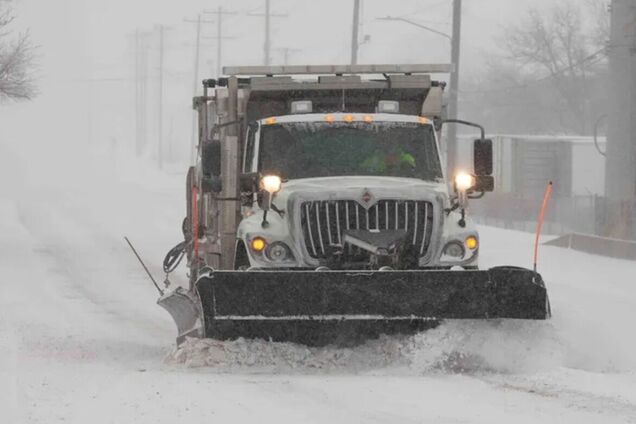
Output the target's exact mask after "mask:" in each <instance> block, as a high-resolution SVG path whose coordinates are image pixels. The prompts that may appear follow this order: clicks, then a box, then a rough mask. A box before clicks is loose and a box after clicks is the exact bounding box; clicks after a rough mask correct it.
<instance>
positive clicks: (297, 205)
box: [236, 113, 479, 269]
mask: <svg viewBox="0 0 636 424" xmlns="http://www.w3.org/2000/svg"><path fill="white" fill-rule="evenodd" d="M242 166H243V172H244V173H245V174H253V175H260V176H261V178H268V177H271V179H273V180H274V187H272V191H273V192H272V193H271V199H267V201H266V202H263V199H260V200H261V201H260V202H259V199H258V196H256V195H255V196H253V197H252V201H251V202H247V203H246V204H244V206H243V207H242V209H241V213H242V220H241V222H240V224H239V226H238V230H237V258H238V261H237V263H236V267H237V269H238V268H241V267H242V268H309V269H315V268H318V267H325V268H329V269H331V268H332V267H346V268H361V269H365V268H368V267H371V266H373V262H374V261H373V260H370V259H371V258H369V256H373V254H372V253H371V252H370V251H369V249H364V248H361V247H360V246H357V245H356V243H355V242H353V243H347V242H346V241H345V238H346V237H345V236H346V235H347V234H349V235H351V233H350V232H351V231H352V230H353V231H355V230H365V231H369V232H376V233H385V232H387V231H390V232H394V233H392V235H393V236H397V237H398V238H399V237H400V236H402V238H403V239H404V242H405V243H406V244H407V245H408V249H406V250H408V254H409V255H410V256H411V257H410V258H409V260H410V261H411V263H412V265H411V266H413V267H417V268H450V267H453V266H461V267H463V268H476V267H477V265H478V254H479V239H478V234H477V231H476V229H475V226H474V224H473V222H472V221H471V220H470V219H469V218H462V216H461V212H460V211H459V210H458V209H455V210H451V209H452V207H453V204H452V200H451V199H452V197H453V194H452V193H451V192H450V191H449V187H450V186H451V185H449V184H448V182H447V180H446V176H445V171H444V167H443V166H442V159H441V154H440V147H439V140H438V135H437V131H436V130H435V128H434V125H433V122H432V121H431V120H429V119H428V118H425V117H421V116H412V115H401V114H389V113H309V114H295V115H283V116H275V117H268V118H265V119H261V120H259V121H256V123H255V124H254V125H252V126H251V128H250V130H249V131H248V134H247V140H246V143H245V149H244V154H243V160H242ZM348 232H349V233H348ZM396 232H397V233H396ZM389 237H391V236H389ZM349 241H352V240H349ZM389 241H390V240H389ZM357 244H364V242H360V241H358V243H357ZM395 261H397V259H395ZM389 262H390V261H389ZM392 265H394V266H395V265H396V264H392ZM385 266H391V265H385Z"/></svg>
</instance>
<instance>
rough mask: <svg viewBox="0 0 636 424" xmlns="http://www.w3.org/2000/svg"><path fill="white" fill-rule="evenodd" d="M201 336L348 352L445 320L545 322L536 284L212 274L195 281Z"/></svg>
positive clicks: (396, 276)
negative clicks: (334, 347)
mask: <svg viewBox="0 0 636 424" xmlns="http://www.w3.org/2000/svg"><path fill="white" fill-rule="evenodd" d="M197 291H198V294H199V297H200V300H201V306H202V314H203V322H204V326H203V327H204V335H205V337H211V338H215V339H234V338H238V337H245V338H262V339H266V340H273V341H291V342H296V343H303V344H307V345H324V344H332V343H333V344H351V343H356V342H359V341H361V339H362V340H364V339H369V338H375V337H378V336H379V335H380V334H394V333H402V334H412V333H415V332H418V331H422V330H425V329H428V328H432V327H435V326H436V325H438V323H439V321H440V320H444V319H501V318H504V319H525V320H543V319H547V318H549V317H550V308H549V302H548V296H547V292H546V289H545V285H544V283H543V280H542V278H541V276H540V275H539V274H537V273H535V272H533V271H530V270H527V269H522V268H508V267H501V268H493V269H490V270H487V271H438V270H431V271H419V270H418V271H385V272H380V271H369V272H365V271H357V272H354V271H325V272H318V271H247V272H239V271H216V272H213V273H210V274H208V275H204V276H202V277H201V278H200V279H199V280H198V281H197Z"/></svg>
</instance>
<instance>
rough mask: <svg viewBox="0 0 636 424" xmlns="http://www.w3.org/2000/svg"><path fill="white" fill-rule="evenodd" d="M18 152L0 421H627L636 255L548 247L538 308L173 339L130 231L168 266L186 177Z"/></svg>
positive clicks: (500, 237) (156, 263) (633, 381)
mask: <svg viewBox="0 0 636 424" xmlns="http://www.w3.org/2000/svg"><path fill="white" fill-rule="evenodd" d="M0 153H3V155H2V156H3V158H5V159H6V158H8V157H10V154H9V152H0ZM20 160H21V159H20V158H15V161H13V160H11V161H9V160H3V162H6V163H4V165H5V166H4V167H3V168H2V169H3V170H2V171H0V177H2V179H3V181H4V182H11V184H5V185H3V186H1V190H0V281H1V283H0V288H1V291H0V423H10V424H12V423H53V422H67V423H68V422H71V423H118V424H120V423H133V422H134V423H153V424H159V423H176V422H184V423H192V424H194V423H203V422H212V420H216V422H255V421H258V422H275V423H286V422H294V423H298V422H312V423H313V422H316V423H318V422H320V423H323V422H330V423H340V422H342V423H353V422H379V423H385V422H386V423H396V422H400V423H402V422H404V423H429V422H430V423H500V422H501V423H504V422H506V423H507V422H515V423H536V422H545V423H553V422H554V423H566V422H567V423H570V422H571V423H599V422H604V423H626V422H636V354H635V351H636V337H635V336H634V334H635V333H634V330H633V326H634V323H635V322H636V278H634V275H635V274H636V264H635V263H633V262H627V261H619V260H612V259H608V258H601V257H595V256H590V255H585V254H581V253H576V252H572V251H566V250H561V249H559V248H554V247H544V248H543V250H542V252H541V272H542V273H543V276H544V278H545V280H546V281H547V284H548V289H549V292H550V295H551V300H552V308H553V313H554V318H553V319H552V320H551V321H550V322H549V323H522V322H512V323H510V322H508V323H479V322H449V323H446V324H444V325H442V326H441V327H439V328H437V329H435V330H432V331H429V332H427V333H424V334H420V335H417V336H415V337H411V338H399V337H395V338H384V339H381V340H379V341H373V342H370V343H369V344H367V345H365V346H361V347H358V348H354V349H335V348H324V349H312V350H309V349H306V348H304V347H302V346H292V345H273V344H269V343H263V342H231V343H222V344H221V343H208V344H192V345H190V346H189V348H190V349H191V351H189V352H181V353H179V354H177V355H170V353H171V351H172V349H173V343H174V334H175V329H174V328H173V323H172V322H171V320H170V318H169V316H168V315H167V313H165V311H163V310H162V309H161V308H159V307H158V306H156V305H155V299H156V292H155V290H154V288H153V287H152V285H151V284H150V283H149V282H148V281H147V278H146V277H145V275H144V274H143V272H142V271H141V269H140V267H139V265H138V263H137V262H136V260H135V258H134V257H133V256H132V255H131V253H130V251H129V250H128V247H127V246H126V245H125V243H124V242H123V236H124V235H127V236H129V237H130V238H131V239H132V241H133V242H134V243H135V244H136V246H137V248H138V249H139V250H140V252H141V254H142V255H143V256H144V258H145V259H146V260H147V261H148V262H149V264H150V265H151V269H152V271H153V272H154V274H155V275H158V276H159V275H161V274H160V263H161V259H162V258H163V254H164V252H165V251H166V250H167V249H168V248H169V247H171V246H172V245H173V244H174V243H176V242H177V241H179V237H180V228H179V225H180V220H181V218H182V208H183V203H184V201H183V198H182V189H183V178H182V176H181V175H168V174H159V173H153V172H150V171H146V172H131V171H130V169H131V168H130V167H129V166H118V167H114V166H110V165H109V166H105V165H102V164H100V161H102V160H104V158H93V159H91V160H87V161H85V162H83V163H82V165H81V166H76V167H75V166H74V167H73V169H72V170H65V172H60V174H62V175H57V173H55V174H56V175H54V174H50V175H48V176H46V175H43V176H42V177H41V178H34V177H33V175H34V173H33V172H30V173H29V174H28V175H21V172H23V171H21V170H22V169H28V166H25V167H23V166H21V165H20V164H19V161H20ZM531 245H532V236H531V235H529V234H523V233H516V232H510V231H504V230H499V229H493V228H483V229H482V246H483V250H482V262H483V263H482V265H483V266H494V265H498V264H512V265H520V266H528V263H529V262H530V259H529V258H530V253H531ZM168 357H169V359H166V358H168ZM206 361H207V362H208V363H209V364H212V366H205V367H195V366H194V365H201V364H203V363H205V362H206ZM182 362H187V365H186V364H183V363H182Z"/></svg>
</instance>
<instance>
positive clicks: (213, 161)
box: [201, 140, 221, 178]
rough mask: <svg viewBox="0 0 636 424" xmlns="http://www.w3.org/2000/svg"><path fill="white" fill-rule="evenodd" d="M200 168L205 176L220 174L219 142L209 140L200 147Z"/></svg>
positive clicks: (218, 175)
mask: <svg viewBox="0 0 636 424" xmlns="http://www.w3.org/2000/svg"><path fill="white" fill-rule="evenodd" d="M201 170H202V171H203V176H204V177H206V178H213V177H220V176H221V142H219V141H217V140H213V141H209V142H207V143H205V144H204V145H203V148H202V149H201Z"/></svg>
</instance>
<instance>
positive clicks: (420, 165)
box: [259, 122, 442, 181]
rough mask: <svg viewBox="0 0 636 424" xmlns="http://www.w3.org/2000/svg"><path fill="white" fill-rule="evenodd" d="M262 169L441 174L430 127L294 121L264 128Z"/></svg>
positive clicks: (309, 174)
mask: <svg viewBox="0 0 636 424" xmlns="http://www.w3.org/2000/svg"><path fill="white" fill-rule="evenodd" d="M259 170H260V171H261V172H263V173H269V172H275V173H278V174H280V175H282V176H283V177H285V178H289V179H297V178H314V177H332V176H352V175H361V176H363V175H373V176H388V177H406V178H418V179H422V180H428V181H434V180H437V179H440V178H442V168H441V165H440V161H439V155H438V152H437V145H436V143H435V134H434V130H433V127H432V126H431V125H422V124H418V123H410V122H374V123H363V122H354V123H328V122H292V123H279V124H274V125H266V126H263V127H262V129H261V140H260V152H259Z"/></svg>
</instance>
